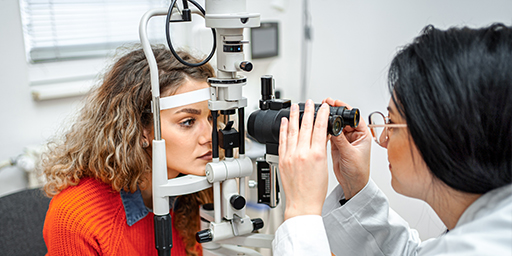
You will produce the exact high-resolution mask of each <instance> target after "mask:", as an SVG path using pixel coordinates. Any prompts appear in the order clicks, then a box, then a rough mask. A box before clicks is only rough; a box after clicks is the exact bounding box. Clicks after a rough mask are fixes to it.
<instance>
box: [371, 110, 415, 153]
mask: <svg viewBox="0 0 512 256" xmlns="http://www.w3.org/2000/svg"><path fill="white" fill-rule="evenodd" d="M368 121H369V122H368V123H369V124H368V127H369V128H370V131H371V132H372V136H373V138H374V139H375V142H377V144H379V146H381V147H384V148H385V147H387V145H388V139H389V137H388V130H389V129H390V128H403V127H407V124H390V123H389V118H388V117H387V116H384V114H382V113H381V112H379V111H375V112H373V113H371V114H370V115H369V116H368Z"/></svg>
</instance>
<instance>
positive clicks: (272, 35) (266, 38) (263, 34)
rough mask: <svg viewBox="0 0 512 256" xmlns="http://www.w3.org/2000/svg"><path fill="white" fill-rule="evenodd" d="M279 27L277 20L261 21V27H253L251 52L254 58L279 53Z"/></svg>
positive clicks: (272, 55) (273, 55)
mask: <svg viewBox="0 0 512 256" xmlns="http://www.w3.org/2000/svg"><path fill="white" fill-rule="evenodd" d="M278 39H279V29H278V23H277V22H261V26H260V27H259V28H251V52H252V58H253V59H260V58H268V57H275V56H278V55H279V40H278Z"/></svg>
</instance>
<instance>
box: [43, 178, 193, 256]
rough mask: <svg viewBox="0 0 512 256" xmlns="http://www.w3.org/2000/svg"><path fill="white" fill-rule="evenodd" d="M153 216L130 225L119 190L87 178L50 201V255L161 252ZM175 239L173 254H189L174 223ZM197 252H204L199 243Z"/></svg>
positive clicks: (46, 236)
mask: <svg viewBox="0 0 512 256" xmlns="http://www.w3.org/2000/svg"><path fill="white" fill-rule="evenodd" d="M153 216H154V214H153V213H151V212H150V213H149V214H148V215H147V216H146V217H144V218H143V219H141V220H139V221H138V222H137V223H135V224H134V225H133V226H131V227H130V226H128V224H126V214H125V211H124V206H123V203H122V201H121V196H120V194H119V192H116V191H113V190H112V189H111V188H110V186H109V185H107V184H104V183H102V182H99V181H97V180H95V179H92V178H84V179H82V180H81V181H80V183H79V184H78V185H77V186H73V187H69V188H66V189H65V190H63V191H62V192H61V193H59V194H58V195H56V196H55V197H54V198H53V199H52V201H51V203H50V207H49V209H48V212H47V213H46V220H45V223H44V228H43V237H44V241H45V243H46V247H47V249H48V254H47V255H158V252H157V250H156V249H155V234H154V224H153ZM171 217H174V216H173V214H172V212H171ZM172 240H173V247H172V250H171V255H173V256H182V255H183V256H184V255H186V253H185V244H184V242H183V240H182V238H181V236H180V235H179V234H178V232H177V231H176V230H175V229H174V226H173V227H172ZM196 251H197V252H198V255H202V248H201V245H200V244H198V243H197V244H196Z"/></svg>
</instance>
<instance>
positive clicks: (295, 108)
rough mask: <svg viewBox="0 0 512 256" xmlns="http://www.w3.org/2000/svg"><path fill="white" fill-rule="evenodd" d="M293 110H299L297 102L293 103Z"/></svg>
mask: <svg viewBox="0 0 512 256" xmlns="http://www.w3.org/2000/svg"><path fill="white" fill-rule="evenodd" d="M291 110H292V111H297V110H299V105H297V104H292V108H291Z"/></svg>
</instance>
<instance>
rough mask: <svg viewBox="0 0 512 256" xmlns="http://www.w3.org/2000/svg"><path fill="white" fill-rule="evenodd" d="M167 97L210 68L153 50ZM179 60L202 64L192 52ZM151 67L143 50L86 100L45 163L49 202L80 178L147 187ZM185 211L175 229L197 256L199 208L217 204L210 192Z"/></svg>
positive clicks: (191, 200) (186, 202) (187, 203)
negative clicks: (146, 138) (145, 134)
mask: <svg viewBox="0 0 512 256" xmlns="http://www.w3.org/2000/svg"><path fill="white" fill-rule="evenodd" d="M153 53H154V55H155V58H156V61H157V65H158V69H159V80H160V92H162V94H164V93H165V94H167V95H172V94H174V93H175V92H176V91H177V90H178V89H179V88H180V86H181V85H182V84H184V82H185V79H187V78H192V79H194V80H198V81H206V80H207V79H208V78H209V77H213V76H214V70H213V68H212V67H211V66H210V65H209V64H206V65H202V66H200V67H189V66H185V65H183V64H181V63H180V62H179V61H178V60H177V59H176V58H175V57H174V56H173V55H172V53H171V52H170V51H169V50H167V49H165V47H164V46H154V47H153ZM178 54H179V56H180V57H181V58H182V59H183V60H185V61H187V62H190V63H198V62H200V60H198V59H196V58H194V57H193V56H192V55H190V54H189V53H187V52H184V51H180V52H178ZM151 99H152V94H151V81H150V72H149V66H148V63H147V60H146V57H145V55H144V52H143V50H142V49H136V50H133V51H131V52H129V53H127V54H125V55H124V56H122V57H121V58H120V59H119V60H117V61H116V62H115V63H114V64H113V66H112V67H111V68H110V70H109V71H108V72H107V73H106V74H105V76H104V78H103V80H102V83H101V84H100V86H99V87H97V88H95V89H94V90H93V91H92V92H91V93H90V94H89V95H88V97H87V98H86V99H85V104H84V106H83V107H82V109H81V110H80V112H79V115H78V116H77V118H76V121H75V122H74V124H73V125H72V126H71V128H69V130H68V131H67V132H66V133H65V134H64V136H63V137H62V138H61V139H55V140H54V141H51V142H49V143H48V146H49V149H50V150H49V151H48V152H47V153H46V154H45V155H44V157H43V164H42V168H43V173H44V175H45V176H46V178H47V183H46V184H45V185H44V190H45V192H46V194H47V195H48V196H49V197H52V196H55V195H57V194H58V193H60V192H61V191H62V190H64V189H66V188H67V187H69V186H75V185H77V184H78V183H79V181H80V179H81V178H84V177H91V178H95V179H97V180H100V181H102V182H104V183H106V184H109V185H110V186H111V187H112V189H113V190H115V191H118V192H119V191H120V190H121V189H124V190H125V191H130V192H132V193H133V192H135V191H136V190H137V188H138V187H140V188H145V187H146V186H148V180H147V177H150V176H149V175H147V174H149V173H151V156H150V155H149V153H148V152H147V151H146V150H145V149H144V148H143V147H142V141H143V130H144V129H153V115H152V114H151V113H149V112H148V111H147V110H148V109H151ZM180 201H181V202H182V203H180V205H181V206H183V207H182V208H181V209H177V210H176V212H175V218H174V219H173V223H174V224H175V227H176V228H177V230H179V231H180V234H181V235H182V237H183V239H184V240H185V244H186V245H187V247H186V248H187V254H189V255H197V252H195V251H194V247H195V243H196V242H195V237H194V235H195V232H197V231H198V230H199V212H198V211H199V205H201V204H206V203H209V202H211V201H212V193H211V191H210V190H206V191H200V192H197V193H194V194H191V195H185V196H181V198H180Z"/></svg>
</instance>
